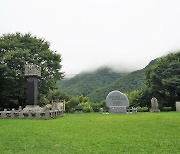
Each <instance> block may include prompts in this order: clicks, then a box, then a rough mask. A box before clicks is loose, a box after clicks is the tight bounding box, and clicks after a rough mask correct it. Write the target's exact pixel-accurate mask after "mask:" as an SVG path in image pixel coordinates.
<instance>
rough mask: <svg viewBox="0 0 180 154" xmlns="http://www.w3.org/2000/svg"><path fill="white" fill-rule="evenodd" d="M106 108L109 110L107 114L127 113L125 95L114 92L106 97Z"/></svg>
mask: <svg viewBox="0 0 180 154" xmlns="http://www.w3.org/2000/svg"><path fill="white" fill-rule="evenodd" d="M106 106H107V107H108V108H109V113H127V107H129V100H128V98H127V96H126V95H125V94H123V93H121V92H120V91H118V90H115V91H112V92H110V93H109V94H108V95H107V97H106Z"/></svg>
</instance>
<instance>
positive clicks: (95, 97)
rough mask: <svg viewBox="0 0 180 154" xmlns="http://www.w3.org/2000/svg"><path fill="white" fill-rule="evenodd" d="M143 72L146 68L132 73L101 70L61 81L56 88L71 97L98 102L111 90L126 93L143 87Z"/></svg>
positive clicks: (108, 69)
mask: <svg viewBox="0 0 180 154" xmlns="http://www.w3.org/2000/svg"><path fill="white" fill-rule="evenodd" d="M145 70H146V68H144V69H142V70H138V71H135V72H132V73H119V72H114V71H113V70H112V69H110V68H102V69H99V70H97V71H95V72H89V73H84V74H79V75H77V76H75V77H73V78H70V79H65V80H61V81H59V83H58V86H59V88H60V89H63V90H64V91H65V92H67V93H69V94H71V95H83V96H87V97H89V99H90V100H91V101H93V102H100V101H102V100H105V99H106V96H107V94H108V93H109V92H110V91H112V90H120V91H121V92H128V91H132V90H138V89H140V88H141V87H142V86H143V85H144V81H145Z"/></svg>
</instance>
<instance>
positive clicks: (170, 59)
mask: <svg viewBox="0 0 180 154" xmlns="http://www.w3.org/2000/svg"><path fill="white" fill-rule="evenodd" d="M179 68H180V52H176V53H171V54H169V55H167V56H166V57H162V58H160V59H159V60H158V61H157V62H156V63H155V64H154V65H152V66H151V67H150V68H149V69H148V71H147V73H146V80H147V86H148V88H149V90H150V92H151V93H152V95H154V96H156V97H157V98H159V100H160V102H161V103H162V104H161V105H162V106H171V107H174V105H175V101H177V100H180V69H179Z"/></svg>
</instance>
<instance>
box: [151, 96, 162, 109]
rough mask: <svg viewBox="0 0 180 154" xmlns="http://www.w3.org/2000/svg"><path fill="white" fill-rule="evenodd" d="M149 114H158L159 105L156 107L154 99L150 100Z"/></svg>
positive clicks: (156, 101)
mask: <svg viewBox="0 0 180 154" xmlns="http://www.w3.org/2000/svg"><path fill="white" fill-rule="evenodd" d="M150 112H160V110H159V105H158V100H157V99H156V98H155V97H153V98H152V99H151V109H150Z"/></svg>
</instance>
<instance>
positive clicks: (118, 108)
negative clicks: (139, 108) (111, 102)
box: [109, 106, 127, 113]
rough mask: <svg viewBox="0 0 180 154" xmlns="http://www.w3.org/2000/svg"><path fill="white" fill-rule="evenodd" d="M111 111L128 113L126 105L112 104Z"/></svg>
mask: <svg viewBox="0 0 180 154" xmlns="http://www.w3.org/2000/svg"><path fill="white" fill-rule="evenodd" d="M109 113H127V109H126V106H110V107H109Z"/></svg>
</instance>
